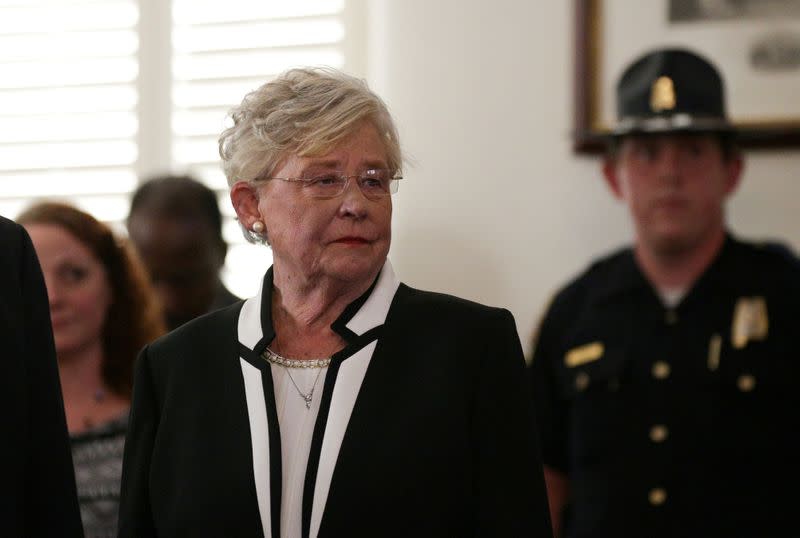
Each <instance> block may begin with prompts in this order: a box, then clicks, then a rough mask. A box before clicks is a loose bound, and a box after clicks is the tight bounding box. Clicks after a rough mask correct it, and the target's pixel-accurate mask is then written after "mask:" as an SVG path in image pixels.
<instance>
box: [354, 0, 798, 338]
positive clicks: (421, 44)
mask: <svg viewBox="0 0 800 538" xmlns="http://www.w3.org/2000/svg"><path fill="white" fill-rule="evenodd" d="M369 7H370V13H369V17H368V19H369V28H370V31H369V50H368V53H369V54H368V59H369V63H368V79H369V80H370V83H371V85H372V87H373V88H374V89H376V90H377V91H378V93H379V94H380V95H382V96H383V97H384V98H385V99H386V101H387V103H388V104H389V107H390V109H391V110H392V112H393V114H394V116H395V118H396V119H397V121H398V124H399V128H400V136H401V139H402V141H403V145H404V148H405V150H406V153H407V154H408V156H410V157H411V158H412V160H413V163H412V165H411V166H408V167H407V169H406V171H405V172H406V173H405V176H406V178H407V179H405V180H403V183H402V185H401V187H400V192H399V193H398V194H397V195H395V198H394V202H395V216H394V238H393V246H392V252H391V255H390V256H391V259H392V261H393V263H394V265H395V268H396V269H397V271H398V274H399V275H400V277H401V278H402V279H403V280H404V281H405V282H407V283H409V284H411V285H413V286H416V287H420V288H426V289H433V290H437V291H445V292H448V293H453V294H456V295H460V296H463V297H466V298H469V299H473V300H477V301H480V302H483V303H487V304H491V305H497V306H503V307H506V308H508V309H509V310H511V311H512V312H513V314H514V315H515V317H516V320H517V325H518V328H519V331H520V336H521V338H522V340H523V345H524V346H525V348H526V353H527V352H528V347H529V346H528V342H529V340H530V337H531V335H532V333H533V330H534V326H535V324H536V322H537V320H538V317H539V316H540V314H541V312H542V311H543V309H544V307H545V306H546V303H547V301H548V299H549V298H550V296H551V295H552V293H553V292H554V291H555V289H556V288H557V287H559V286H560V285H562V284H563V283H564V282H565V281H566V280H567V279H569V278H571V277H572V276H574V275H575V274H576V273H577V272H578V271H580V270H581V269H582V268H583V267H585V266H586V264H587V263H588V262H589V260H590V259H591V258H592V257H593V256H595V255H597V254H600V253H603V252H606V251H608V250H609V249H611V248H614V247H616V246H619V245H622V244H623V243H624V242H625V241H627V240H628V239H629V238H630V236H631V231H630V228H629V225H628V221H627V215H626V213H625V212H624V210H623V208H622V207H621V206H619V205H618V204H617V203H616V202H615V201H613V200H612V199H611V197H610V195H609V194H608V193H607V192H606V189H605V186H604V185H603V183H602V180H601V178H600V174H599V163H598V161H597V160H596V158H594V157H576V156H575V155H573V154H572V153H571V149H570V141H569V130H570V126H571V106H572V79H571V73H572V16H573V14H572V1H570V0H538V1H531V0H495V1H491V2H488V1H477V0H471V1H467V0H373V1H372V2H369ZM798 170H800V152H774V153H759V154H753V155H751V156H750V157H749V160H748V163H747V171H746V174H745V181H744V184H743V185H742V188H741V190H740V192H739V194H737V196H736V197H735V198H734V200H733V201H732V204H731V211H730V214H731V219H730V220H731V227H732V228H733V229H734V231H736V232H738V233H739V234H740V235H743V236H750V237H769V236H779V237H783V238H784V239H785V240H787V241H788V242H789V243H790V244H791V245H792V246H793V247H794V248H795V249H796V250H797V249H800V177H799V176H800V174H798V173H797V171H798Z"/></svg>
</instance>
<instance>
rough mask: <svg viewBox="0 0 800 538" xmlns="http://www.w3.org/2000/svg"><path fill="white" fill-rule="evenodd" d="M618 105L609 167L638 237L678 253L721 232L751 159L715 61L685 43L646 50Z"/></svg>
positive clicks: (625, 78) (621, 86)
mask: <svg viewBox="0 0 800 538" xmlns="http://www.w3.org/2000/svg"><path fill="white" fill-rule="evenodd" d="M617 109H618V115H619V117H620V121H619V123H618V125H617V127H616V129H615V130H614V132H613V135H612V137H611V139H610V141H609V150H608V153H607V155H606V159H605V163H604V166H603V172H604V175H605V178H606V181H607V182H608V185H609V187H610V188H611V190H612V192H613V193H614V195H615V196H616V197H617V198H619V199H620V200H622V201H624V202H625V203H626V205H627V206H628V208H629V210H630V212H631V217H632V218H633V222H634V226H635V229H636V238H637V244H638V245H640V246H641V247H643V248H646V249H648V250H650V251H652V252H653V253H655V254H658V255H662V256H674V255H680V254H682V253H684V252H692V251H694V250H696V249H699V248H702V247H703V245H706V244H708V243H709V242H712V241H713V240H714V238H717V237H719V236H720V234H721V233H722V232H723V231H724V226H725V223H724V218H725V217H724V204H725V200H726V199H727V197H728V195H730V194H731V193H732V192H733V191H734V190H735V188H736V186H737V185H738V182H739V178H740V175H741V171H742V165H743V163H742V158H741V156H740V154H739V152H738V150H737V148H736V145H735V142H734V138H733V136H734V135H733V129H732V127H731V125H730V123H729V122H728V120H727V118H726V116H725V104H724V89H723V83H722V79H721V77H720V76H719V74H718V72H717V70H716V69H715V68H714V66H713V65H712V64H711V63H709V62H708V61H707V60H705V59H703V58H701V57H699V56H697V55H696V54H694V53H691V52H688V51H684V50H675V49H668V50H658V51H655V52H652V53H649V54H646V55H645V56H643V57H641V58H639V59H638V60H637V61H635V62H634V63H633V64H631V66H630V67H628V69H626V71H625V72H624V73H623V75H622V77H621V79H620V81H619V83H618V85H617Z"/></svg>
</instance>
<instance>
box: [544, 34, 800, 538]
mask: <svg viewBox="0 0 800 538" xmlns="http://www.w3.org/2000/svg"><path fill="white" fill-rule="evenodd" d="M617 108H618V115H619V117H620V121H619V123H618V125H617V127H616V129H615V131H614V132H613V135H612V136H610V137H609V138H610V139H609V149H608V152H607V155H606V158H605V162H604V165H603V174H604V176H605V179H606V182H607V183H608V186H609V187H610V189H611V191H612V193H613V194H614V196H616V197H617V198H618V199H619V200H621V201H622V202H624V203H625V205H626V206H627V208H628V209H629V211H630V215H631V218H632V222H633V225H634V230H635V240H634V244H633V245H632V247H631V248H627V249H624V250H621V251H619V252H617V253H614V254H612V255H610V256H608V257H606V258H604V259H601V260H599V261H597V262H596V263H594V264H593V265H592V266H591V267H590V268H589V269H588V270H587V271H586V272H584V273H583V274H582V275H580V276H579V277H578V278H577V279H576V280H574V281H572V282H571V283H569V284H568V285H567V286H566V287H565V288H563V289H562V290H561V291H560V292H559V293H558V294H557V295H556V297H555V299H554V301H553V303H552V305H551V306H550V307H549V309H548V311H547V312H546V314H545V317H544V319H543V322H542V324H541V327H540V328H539V333H538V337H537V342H536V345H535V349H534V353H533V361H532V367H531V379H532V383H533V387H534V394H535V398H536V404H537V405H536V408H537V412H538V413H539V417H538V422H539V425H540V428H541V434H542V437H543V452H544V462H545V465H546V470H545V475H546V478H547V484H548V493H549V496H550V502H551V510H552V511H553V520H554V523H556V522H559V523H562V525H560V529H559V531H558V532H559V533H560V535H561V536H567V537H570V538H577V537H589V536H591V537H606V536H608V537H611V536H613V537H636V538H642V537H648V538H654V537H704V538H706V537H725V538H731V537H747V538H754V537H759V538H766V537H777V536H781V537H784V536H800V525H798V524H797V522H796V521H795V520H796V518H795V517H794V510H795V505H796V504H797V503H798V501H799V500H800V496H799V494H798V488H799V487H800V484H799V483H798V466H797V463H796V461H797V459H798V458H800V442H798V437H800V435H798V434H800V431H799V429H798V425H799V424H798V422H799V421H798V416H799V415H800V396H798V395H799V394H800V390H798V388H797V384H798V380H800V330H798V328H800V325H798V323H799V322H800V263H798V261H797V259H796V258H794V256H793V255H792V254H791V253H790V252H789V251H788V250H787V249H786V248H784V247H781V246H778V245H775V244H754V243H749V242H744V241H741V240H738V239H736V238H735V237H733V236H732V235H731V233H730V232H729V231H728V230H727V228H726V224H725V202H726V200H727V198H728V196H729V195H730V194H731V193H732V192H733V191H734V189H735V188H736V186H737V184H738V182H739V177H740V174H741V171H742V165H743V162H742V156H741V155H740V153H739V152H738V151H737V149H736V146H735V144H734V139H733V136H734V132H733V129H732V127H731V125H730V123H729V122H728V120H727V119H726V115H725V107H724V90H723V82H722V79H721V77H720V75H719V73H718V72H717V70H716V69H715V68H714V66H713V65H712V64H711V63H709V62H708V61H707V60H706V59H704V58H702V57H700V56H698V55H697V54H694V53H692V52H689V51H686V50H676V49H662V50H656V51H654V52H651V53H649V54H646V55H644V56H643V57H641V58H639V59H638V60H636V61H635V62H634V63H633V64H632V65H631V66H630V67H628V69H627V70H626V71H625V72H624V74H623V75H622V77H621V79H620V81H619V84H618V86H617Z"/></svg>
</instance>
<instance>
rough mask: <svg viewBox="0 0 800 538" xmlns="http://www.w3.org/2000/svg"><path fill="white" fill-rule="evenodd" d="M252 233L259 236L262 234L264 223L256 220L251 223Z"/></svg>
mask: <svg viewBox="0 0 800 538" xmlns="http://www.w3.org/2000/svg"><path fill="white" fill-rule="evenodd" d="M253 233H257V234H261V233H264V223H263V222H261V221H260V220H257V221H255V222H254V223H253Z"/></svg>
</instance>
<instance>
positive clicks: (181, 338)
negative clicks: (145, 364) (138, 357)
mask: <svg viewBox="0 0 800 538" xmlns="http://www.w3.org/2000/svg"><path fill="white" fill-rule="evenodd" d="M243 304H244V303H243V302H238V303H235V304H232V305H230V306H228V307H225V308H223V309H220V310H216V311H214V312H210V313H208V314H204V315H202V316H200V317H198V318H196V319H193V320H192V321H189V322H188V323H185V324H184V325H181V326H180V327H178V328H177V329H175V330H173V331H170V332H169V333H167V334H165V335H164V336H162V337H161V338H159V339H157V340H156V341H154V342H153V343H152V344H150V345H149V346H148V352H147V354H148V358H149V359H150V361H151V362H152V363H153V365H154V367H164V366H165V365H162V364H161V363H164V362H168V363H170V364H171V365H172V366H173V367H176V366H179V365H184V363H185V362H186V361H190V362H191V363H196V362H198V361H204V360H207V359H208V358H209V357H213V356H215V355H216V354H217V353H224V352H225V351H229V350H234V352H235V350H236V349H237V347H238V338H237V323H238V320H239V311H240V310H241V308H242V305H243Z"/></svg>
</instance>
